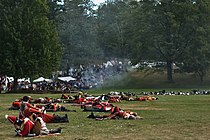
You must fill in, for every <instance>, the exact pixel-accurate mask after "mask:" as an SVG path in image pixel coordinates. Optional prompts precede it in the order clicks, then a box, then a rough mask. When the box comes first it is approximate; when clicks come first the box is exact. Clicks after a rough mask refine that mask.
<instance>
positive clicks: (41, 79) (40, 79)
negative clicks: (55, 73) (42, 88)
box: [33, 77, 53, 83]
mask: <svg viewBox="0 0 210 140" xmlns="http://www.w3.org/2000/svg"><path fill="white" fill-rule="evenodd" d="M44 81H46V82H48V83H51V82H52V81H53V80H52V79H46V78H44V77H39V78H38V79H35V80H33V82H34V83H38V82H44Z"/></svg>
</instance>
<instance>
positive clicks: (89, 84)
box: [0, 59, 128, 92]
mask: <svg viewBox="0 0 210 140" xmlns="http://www.w3.org/2000/svg"><path fill="white" fill-rule="evenodd" d="M127 66H128V61H119V60H117V59H115V60H111V61H107V62H106V63H102V64H98V65H95V64H91V65H86V66H84V65H80V66H79V67H70V68H69V69H68V70H67V71H59V72H54V73H53V74H52V77H51V79H52V81H51V82H49V81H45V80H44V81H40V82H31V81H24V80H22V81H18V85H17V90H33V91H57V92H71V91H74V90H84V89H91V88H97V87H100V86H101V85H103V83H104V81H105V80H108V79H110V78H113V77H114V76H117V75H120V74H122V73H124V72H126V69H127ZM62 76H71V77H73V78H75V80H70V81H62V80H58V77H62ZM13 88H14V81H12V80H10V79H9V78H8V77H7V76H0V91H12V90H13Z"/></svg>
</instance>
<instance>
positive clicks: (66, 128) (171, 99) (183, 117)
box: [0, 90, 210, 140]
mask: <svg viewBox="0 0 210 140" xmlns="http://www.w3.org/2000/svg"><path fill="white" fill-rule="evenodd" d="M92 92H93V91H90V94H91V93H92ZM106 92H107V91H106ZM88 93H89V92H88ZM95 93H98V94H102V93H103V92H102V90H100V92H99V91H95ZM24 95H25V94H0V123H1V124H0V130H1V131H0V139H9V140H10V139H11V140H15V139H17V137H15V132H14V128H13V126H12V124H11V123H9V122H8V121H7V120H6V119H5V118H4V115H5V114H9V115H18V111H12V110H8V107H10V105H11V102H12V101H14V100H15V99H16V98H21V97H22V96H24ZM30 95H31V96H32V97H33V98H38V97H45V96H48V97H53V98H59V97H60V96H61V95H60V94H30ZM158 98H159V100H156V101H150V102H138V101H130V102H128V101H122V102H121V103H117V104H115V105H118V106H120V107H121V108H122V109H129V110H131V111H135V112H137V113H138V114H139V115H140V116H142V117H144V119H143V120H104V121H96V120H92V119H88V118H86V117H87V115H89V114H90V112H82V110H81V109H80V107H78V106H71V105H70V104H64V106H66V107H67V108H69V109H76V110H77V112H67V114H68V116H69V121H70V122H69V123H63V124H47V126H48V128H55V127H60V126H61V127H63V132H62V134H61V135H59V136H56V137H52V136H51V137H47V138H36V139H52V140H69V139H72V140H98V139H101V140H105V139H117V140H118V139H119V140H120V139H129V140H148V139H161V140H162V139H179V140H181V139H198V140H203V139H209V137H210V133H209V132H210V121H209V120H210V109H209V106H210V96H209V95H207V96H206V95H192V96H158ZM56 114H61V115H63V114H65V112H56ZM96 114H98V115H100V114H104V113H96ZM19 139H22V138H19Z"/></svg>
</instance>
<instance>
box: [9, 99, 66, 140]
mask: <svg viewBox="0 0 210 140" xmlns="http://www.w3.org/2000/svg"><path fill="white" fill-rule="evenodd" d="M5 117H6V119H8V120H9V121H10V122H11V123H12V124H13V125H14V127H15V129H16V133H17V136H22V137H25V136H36V135H47V134H52V133H61V128H57V129H53V130H48V129H47V127H46V123H68V122H69V120H68V116H67V114H65V115H64V116H60V115H55V114H47V113H46V110H45V108H37V107H35V106H33V105H32V104H31V103H30V97H29V96H24V97H23V98H22V101H21V103H20V107H19V116H18V117H16V116H10V115H5Z"/></svg>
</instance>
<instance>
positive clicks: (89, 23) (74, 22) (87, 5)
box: [59, 0, 103, 69]
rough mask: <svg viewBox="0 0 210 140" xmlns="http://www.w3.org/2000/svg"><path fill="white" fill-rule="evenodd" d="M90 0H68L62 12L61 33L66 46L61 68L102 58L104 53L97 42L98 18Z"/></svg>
mask: <svg viewBox="0 0 210 140" xmlns="http://www.w3.org/2000/svg"><path fill="white" fill-rule="evenodd" d="M93 6H94V5H93V3H92V1H90V0H85V1H84V0H72V1H66V3H65V9H66V11H65V12H64V13H62V14H61V19H62V21H63V22H62V23H61V24H60V25H59V34H60V37H61V40H62V43H63V46H64V55H63V58H62V65H61V69H66V68H67V66H68V65H73V64H74V65H79V64H88V63H93V62H95V61H98V60H100V58H101V57H103V54H102V52H101V50H100V48H99V47H98V45H97V42H96V38H97V37H96V31H97V26H96V18H95V14H94V10H93Z"/></svg>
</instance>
